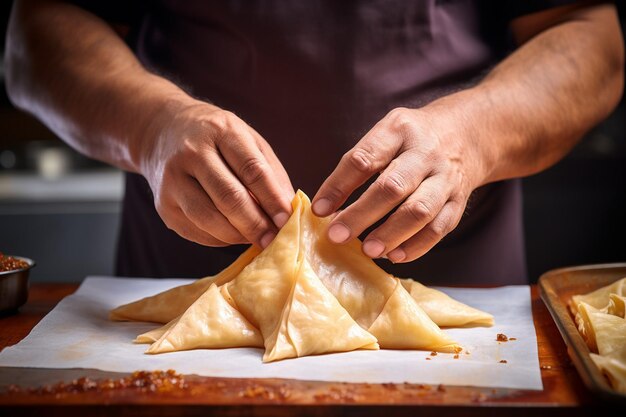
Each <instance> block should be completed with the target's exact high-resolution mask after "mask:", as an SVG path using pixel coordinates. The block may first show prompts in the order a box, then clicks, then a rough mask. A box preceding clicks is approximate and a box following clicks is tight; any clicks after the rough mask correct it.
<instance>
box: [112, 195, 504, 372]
mask: <svg viewBox="0 0 626 417" xmlns="http://www.w3.org/2000/svg"><path fill="white" fill-rule="evenodd" d="M292 207H293V214H292V216H291V217H290V218H289V220H288V222H287V224H285V226H284V227H283V228H282V229H281V230H280V232H279V233H278V235H277V236H276V238H275V239H274V240H273V241H272V243H270V245H269V246H268V247H267V248H265V249H264V250H263V251H261V250H259V249H258V248H256V247H254V246H253V247H251V248H250V249H248V250H247V251H246V252H245V253H244V254H242V255H241V256H240V257H239V258H238V259H237V261H235V262H234V263H233V264H232V265H231V266H229V267H228V268H226V269H225V270H224V271H222V272H221V273H220V274H218V275H216V276H214V277H207V278H203V279H200V280H198V281H196V282H194V283H192V284H189V285H184V286H181V287H177V288H173V289H171V290H169V291H165V292H163V293H160V294H157V295H154V296H151V297H147V298H144V299H142V300H139V301H136V302H133V303H130V304H126V305H124V306H121V307H118V308H116V309H115V310H113V311H112V312H111V315H110V316H111V318H112V319H113V320H138V321H152V322H160V323H167V324H166V325H165V326H163V327H161V328H158V329H155V330H152V331H150V332H147V333H144V334H142V335H139V336H138V337H137V339H136V340H135V342H136V343H152V344H151V346H150V348H149V349H148V351H147V353H162V352H170V351H175V350H184V349H194V348H225V347H237V346H259V347H260V346H263V347H264V348H265V354H264V356H263V361H264V362H270V361H274V360H279V359H286V358H294V357H300V356H305V355H313V354H322V353H328V352H341V351H350V350H355V349H378V348H379V347H381V348H387V349H426V350H436V351H441V352H458V351H460V350H461V348H460V346H458V345H457V344H456V343H455V342H454V341H453V340H452V339H450V338H449V337H448V335H446V334H445V333H444V332H443V331H442V330H441V329H440V328H439V326H438V325H437V324H436V322H438V323H439V324H441V325H442V326H465V325H492V324H493V317H492V316H491V315H489V314H487V313H484V312H481V311H479V310H476V309H474V308H471V307H469V306H466V305H464V304H462V303H459V302H457V301H455V300H453V299H452V298H450V297H448V296H447V295H445V294H443V293H441V292H439V291H436V290H431V289H429V288H426V287H424V286H423V285H421V284H419V283H417V282H414V281H410V280H399V279H397V278H395V277H393V276H391V275H389V274H387V273H386V272H385V271H383V270H382V269H381V268H379V267H378V266H377V265H376V264H375V263H374V262H373V261H372V260H371V259H370V258H368V257H367V256H365V255H364V254H363V253H362V252H361V244H360V242H359V241H358V240H357V239H355V240H354V241H352V242H349V243H347V244H345V245H336V244H333V243H331V242H330V241H329V240H328V239H327V237H326V230H327V227H328V223H329V222H330V220H329V219H326V218H318V217H316V216H314V215H313V214H312V211H311V203H310V201H309V199H308V198H307V197H306V195H304V193H302V192H301V191H299V192H298V193H297V195H296V197H295V198H294V200H293V202H292ZM420 304H422V305H423V306H424V308H425V309H426V310H427V311H425V310H424V309H422V308H421V307H420ZM428 312H430V314H431V315H432V316H433V317H434V318H435V319H436V322H435V321H433V320H432V319H431V317H429V315H428Z"/></svg>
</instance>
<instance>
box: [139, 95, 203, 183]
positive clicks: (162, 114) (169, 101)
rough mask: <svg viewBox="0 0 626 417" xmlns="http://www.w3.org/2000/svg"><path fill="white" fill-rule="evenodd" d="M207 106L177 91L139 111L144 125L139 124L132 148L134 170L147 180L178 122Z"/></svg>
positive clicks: (152, 99)
mask: <svg viewBox="0 0 626 417" xmlns="http://www.w3.org/2000/svg"><path fill="white" fill-rule="evenodd" d="M201 104H205V105H206V103H203V102H201V101H199V100H196V99H194V98H193V97H191V96H189V95H188V94H186V93H185V92H183V91H182V90H180V89H178V88H177V87H176V88H175V89H174V91H169V92H161V93H160V94H159V95H158V96H153V97H148V98H146V100H145V101H144V103H143V104H141V105H140V106H139V107H140V108H141V112H142V116H143V117H142V118H140V119H139V120H141V119H143V121H140V122H139V123H138V124H137V127H138V128H137V129H136V132H135V134H134V135H133V136H132V137H131V140H130V141H129V145H128V152H129V158H130V160H131V164H132V166H133V168H134V170H135V171H136V172H138V173H140V174H142V175H143V176H146V175H147V174H148V173H149V172H150V171H151V170H152V169H153V163H152V160H153V159H154V157H155V155H156V156H157V157H158V151H159V149H160V143H161V142H162V141H163V140H167V139H166V138H167V137H168V136H169V135H168V132H169V130H170V129H171V126H172V124H173V123H174V120H175V119H176V118H177V117H178V116H179V115H180V114H181V113H183V112H184V111H185V110H187V109H189V108H191V107H194V106H199V105H201Z"/></svg>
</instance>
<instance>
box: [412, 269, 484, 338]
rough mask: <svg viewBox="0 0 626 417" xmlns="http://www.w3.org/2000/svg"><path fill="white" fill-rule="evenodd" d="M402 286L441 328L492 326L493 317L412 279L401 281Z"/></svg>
mask: <svg viewBox="0 0 626 417" xmlns="http://www.w3.org/2000/svg"><path fill="white" fill-rule="evenodd" d="M400 281H401V282H402V285H403V286H404V288H406V290H407V291H408V292H409V294H411V297H413V299H414V300H415V301H417V304H418V305H419V306H420V307H422V309H423V310H424V311H425V312H426V314H428V316H429V317H430V318H431V319H432V320H433V321H434V322H435V323H436V324H437V325H438V326H442V327H464V326H466V327H470V326H493V316H492V315H491V314H489V313H485V312H484V311H480V310H477V309H475V308H473V307H470V306H468V305H466V304H463V303H461V302H459V301H456V300H455V299H453V298H451V297H450V296H448V295H447V294H445V293H443V292H441V291H438V290H436V289H434V288H428V287H426V286H425V285H422V284H420V283H419V282H417V281H414V280H412V279H401V280H400Z"/></svg>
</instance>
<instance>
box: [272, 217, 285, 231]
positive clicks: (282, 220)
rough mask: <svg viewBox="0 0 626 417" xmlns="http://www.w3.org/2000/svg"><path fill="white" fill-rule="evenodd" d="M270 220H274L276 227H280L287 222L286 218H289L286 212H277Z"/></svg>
mask: <svg viewBox="0 0 626 417" xmlns="http://www.w3.org/2000/svg"><path fill="white" fill-rule="evenodd" d="M272 220H273V221H274V224H275V225H276V227H278V228H279V229H280V228H281V227H283V226H284V225H285V223H287V220H289V215H288V214H287V213H278V214H277V215H275V216H274V217H272Z"/></svg>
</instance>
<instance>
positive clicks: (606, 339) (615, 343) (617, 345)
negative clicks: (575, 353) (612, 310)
mask: <svg viewBox="0 0 626 417" xmlns="http://www.w3.org/2000/svg"><path fill="white" fill-rule="evenodd" d="M578 312H579V313H580V324H579V330H581V328H582V329H583V331H581V333H583V335H584V338H585V340H586V341H587V344H588V345H589V349H590V350H591V351H592V352H595V353H598V354H599V355H602V356H610V357H612V358H615V359H618V360H621V361H623V362H625V363H626V319H623V318H621V317H618V316H614V315H612V314H607V313H605V312H602V311H601V310H598V309H596V308H594V307H591V306H590V305H589V304H587V303H580V304H579V305H578Z"/></svg>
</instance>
